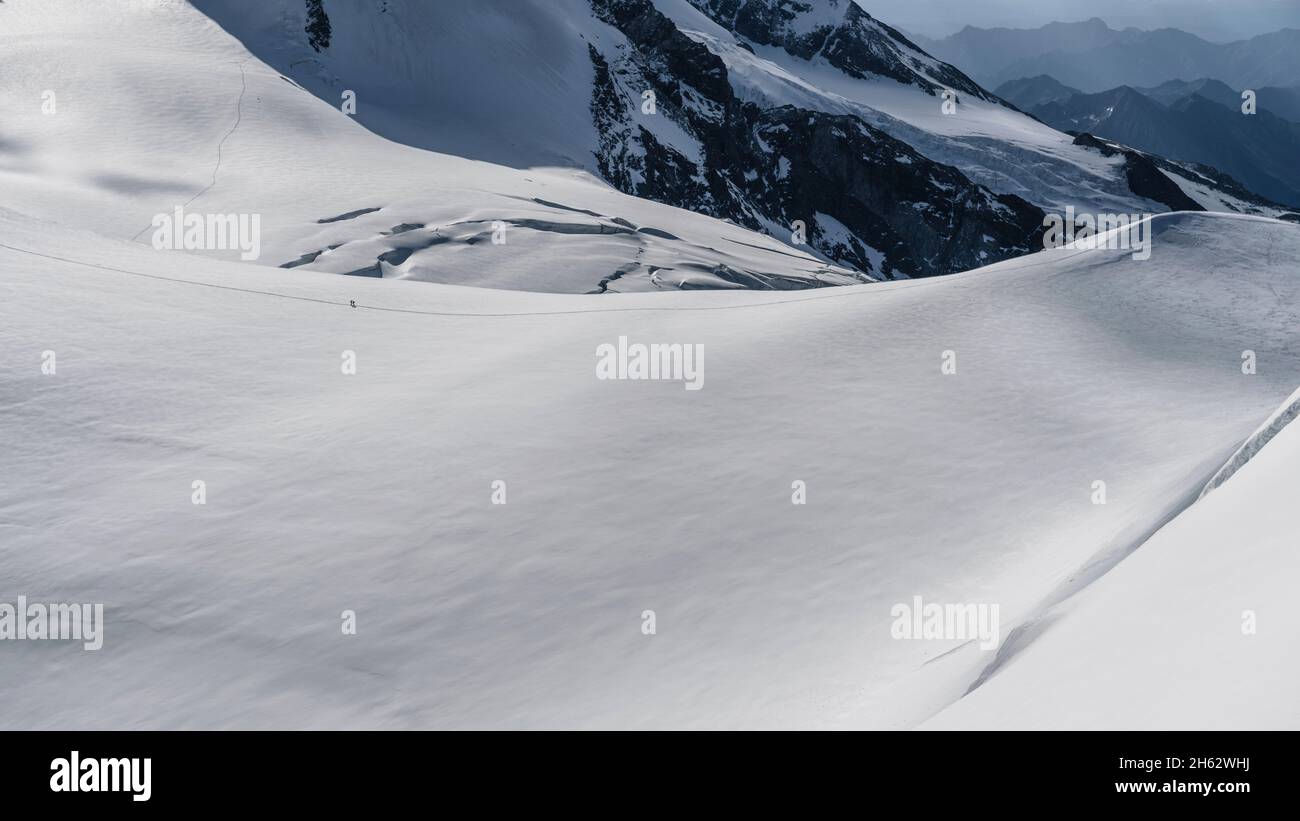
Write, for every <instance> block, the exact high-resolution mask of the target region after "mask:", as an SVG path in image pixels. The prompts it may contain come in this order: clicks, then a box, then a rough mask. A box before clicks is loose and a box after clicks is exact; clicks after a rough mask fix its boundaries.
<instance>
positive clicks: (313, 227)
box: [0, 0, 864, 293]
mask: <svg viewBox="0 0 1300 821" xmlns="http://www.w3.org/2000/svg"><path fill="white" fill-rule="evenodd" d="M208 5H216V4H212V3H210V4H208ZM240 5H241V6H244V7H245V8H246V4H240ZM299 5H301V4H299ZM380 34H382V32H381V33H380ZM380 34H377V35H376V36H380ZM0 49H3V51H4V53H5V54H6V58H7V59H6V61H7V63H9V64H10V65H11V67H12V69H11V70H6V71H5V72H4V73H3V74H0V105H2V106H3V107H4V109H5V110H6V112H7V113H6V116H5V118H4V120H3V122H0V206H4V207H8V208H11V209H16V210H20V211H21V212H23V213H26V214H29V215H31V216H35V217H41V218H45V219H49V220H53V221H56V222H59V223H61V224H64V225H69V226H78V227H83V228H88V229H91V230H94V231H96V232H99V233H102V234H105V235H108V236H113V237H120V238H124V239H128V238H133V239H135V240H136V241H138V242H140V243H142V244H146V245H147V244H148V243H149V242H150V240H151V238H152V234H153V231H152V228H151V225H150V222H151V220H152V219H153V217H154V215H156V214H159V213H170V212H171V211H172V209H173V208H174V207H176V206H177V205H184V206H185V207H186V208H188V209H189V210H191V211H194V212H206V213H255V214H259V215H260V217H261V227H262V248H261V251H262V255H261V258H260V259H259V260H258V261H259V262H260V263H262V264H269V265H272V266H275V265H282V264H290V263H295V262H300V261H302V260H303V258H304V256H312V257H313V260H314V261H313V262H312V263H311V266H310V267H311V268H312V269H313V270H318V271H321V272H327V273H352V272H356V273H359V274H363V275H374V274H378V273H382V275H383V276H385V277H392V278H403V279H418V280H428V281H433V282H448V281H450V282H455V283H461V284H475V285H484V286H491V287H502V288H518V289H525V290H536V291H559V292H577V293H581V292H586V291H593V290H606V289H608V290H654V289H657V288H670V289H675V288H678V287H720V288H731V287H742V286H746V287H760V288H762V287H775V288H787V287H805V286H807V285H820V284H845V283H854V282H861V281H863V279H864V278H863V277H862V276H861V275H858V274H855V273H853V272H850V271H847V270H844V269H841V268H836V267H835V266H832V265H827V264H826V263H824V262H823V261H822V260H821V259H819V258H816V257H814V256H812V255H810V253H809V252H808V251H807V250H806V249H800V248H795V247H791V246H790V245H788V244H786V243H785V242H781V241H778V240H775V239H772V238H768V237H765V236H763V235H760V234H756V233H754V232H751V231H747V230H744V229H742V228H739V227H736V226H732V225H728V224H726V223H723V222H720V221H718V220H715V219H710V218H708V217H704V216H701V215H698V214H692V213H690V212H687V211H683V210H681V209H677V208H671V207H667V206H663V205H660V204H658V203H654V202H648V201H646V200H642V199H638V198H635V197H630V196H626V195H623V194H620V193H619V192H617V191H614V190H613V189H611V188H610V187H609V186H608V185H607V184H606V183H604V182H602V181H600V180H598V179H596V178H594V177H592V176H591V175H590V174H588V173H585V172H582V171H578V170H574V169H557V170H550V171H548V170H546V169H543V168H536V169H529V170H524V169H515V168H510V167H507V166H503V165H494V164H489V163H485V162H476V161H472V160H468V159H465V158H462V157H457V156H451V155H447V154H437V153H430V152H427V151H422V150H418V149H416V148H412V147H409V146H406V145H402V144H399V143H395V142H390V141H389V140H385V139H383V138H381V137H378V136H376V135H375V134H374V133H372V132H370V131H367V130H366V129H364V128H362V127H361V126H360V125H359V124H358V123H357V122H356V121H355V120H353V119H352V118H350V117H347V116H344V115H343V114H342V113H341V112H340V111H339V110H338V109H337V108H334V107H331V106H330V105H327V104H326V103H324V102H322V101H321V100H320V99H318V98H317V97H314V96H312V95H311V94H309V93H307V92H306V91H304V90H303V89H301V88H299V87H298V86H296V85H295V84H294V83H292V82H290V81H288V80H286V79H285V78H284V77H283V76H282V75H280V74H278V73H277V72H276V71H275V70H273V69H272V68H270V67H269V66H268V65H267V64H265V63H263V62H262V61H261V60H259V59H258V58H256V57H254V56H253V55H252V54H250V53H249V52H248V51H247V50H246V49H245V48H244V46H243V45H242V44H241V43H240V42H239V41H237V40H235V39H234V38H233V37H231V36H230V35H229V34H227V33H226V32H225V31H223V30H222V29H221V28H219V27H218V26H217V25H215V24H214V23H213V22H212V21H211V20H210V19H209V18H208V17H206V16H205V15H203V14H201V13H199V11H197V10H196V9H195V8H193V7H191V6H190V5H189V4H186V3H173V2H161V0H158V1H157V2H144V0H135V2H114V3H103V4H98V3H97V4H82V3H72V2H67V1H66V0H48V1H47V0H40V2H37V1H36V0H18V2H10V3H6V4H4V7H3V8H0ZM308 51H309V52H310V49H308ZM358 59H360V58H358ZM584 59H586V58H585V55H584ZM411 70H416V68H412V69H411ZM46 90H50V91H53V92H54V93H55V100H56V103H57V109H56V111H55V113H54V114H52V115H51V114H45V113H43V112H42V99H43V97H42V94H43V92H44V91H46ZM364 91H365V90H363V92H364ZM359 99H360V105H361V106H367V105H375V104H376V102H374V101H372V100H371V99H370V97H368V96H366V94H365V93H362V94H361V96H360V98H359ZM417 125H418V123H417ZM539 127H540V126H539ZM487 133H491V132H487ZM304 192H306V194H304ZM356 212H365V213H362V214H361V215H360V216H357V217H354V218H348V219H336V218H337V217H339V216H341V215H345V214H353V213H356ZM324 220H330V221H329V222H322V221H324ZM496 222H501V223H504V224H505V226H506V235H505V239H506V242H505V244H504V245H496V244H493V243H492V242H489V241H487V238H488V237H490V236H491V235H492V233H493V224H494V223H496ZM399 226H401V227H402V228H403V229H404V230H403V231H401V232H397V231H395V229H396V228H398V227H399ZM205 253H211V255H213V256H217V257H222V258H227V259H236V258H238V252H223V251H212V252H205ZM314 255H319V256H314ZM539 256H540V257H541V258H544V259H546V261H547V264H546V265H544V266H539V265H538V264H537V260H538V259H539ZM381 258H382V259H381ZM390 260H391V261H390ZM399 260H400V262H399Z"/></svg>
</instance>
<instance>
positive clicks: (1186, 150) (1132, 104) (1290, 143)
mask: <svg viewBox="0 0 1300 821" xmlns="http://www.w3.org/2000/svg"><path fill="white" fill-rule="evenodd" d="M1003 89H1007V87H1006V86H1003ZM1009 92H1010V93H1009V95H1008V96H1010V97H1019V99H1016V102H1017V104H1018V105H1021V107H1022V108H1024V109H1025V110H1026V111H1028V112H1029V113H1031V114H1033V115H1034V116H1035V117H1038V118H1039V119H1040V120H1042V121H1043V122H1045V123H1049V124H1051V125H1053V126H1055V127H1056V128H1060V129H1062V130H1068V131H1086V132H1089V133H1091V134H1094V135H1096V136H1098V137H1104V138H1106V139H1108V140H1115V141H1118V142H1121V143H1123V144H1125V145H1129V146H1132V147H1134V148H1139V149H1142V150H1144V151H1148V152H1153V153H1155V154H1158V155H1160V156H1162V157H1168V158H1172V159H1178V160H1186V161H1190V162H1197V163H1201V164H1204V165H1208V166H1210V167H1211V168H1215V169H1218V170H1219V171H1221V172H1223V173H1225V174H1228V175H1229V176H1231V177H1232V178H1233V179H1235V180H1239V181H1240V183H1241V184H1242V185H1244V186H1245V187H1246V188H1247V189H1249V190H1251V191H1253V192H1255V194H1256V195H1257V196H1258V197H1260V198H1261V199H1265V200H1266V201H1267V202H1273V203H1282V204H1283V206H1285V207H1290V208H1292V209H1297V210H1300V167H1297V164H1296V162H1295V158H1296V157H1297V156H1300V124H1296V123H1292V122H1288V121H1286V120H1284V119H1282V118H1280V117H1277V116H1274V115H1273V114H1272V113H1271V112H1270V111H1268V110H1267V109H1260V110H1258V111H1256V112H1255V113H1254V114H1253V115H1250V116H1243V115H1242V113H1241V110H1240V105H1241V94H1240V93H1239V92H1236V91H1233V90H1232V89H1230V88H1228V87H1227V86H1225V85H1223V84H1222V83H1218V82H1217V81H1214V82H1208V83H1202V84H1200V85H1199V87H1197V88H1196V89H1195V90H1188V91H1187V93H1185V94H1183V95H1182V96H1177V95H1174V94H1172V93H1171V90H1170V89H1169V87H1168V85H1166V86H1165V87H1164V89H1163V92H1164V93H1162V94H1160V95H1159V96H1160V97H1161V98H1162V99H1157V98H1156V97H1155V96H1153V95H1151V94H1149V93H1147V92H1144V91H1142V90H1139V89H1134V88H1131V87H1129V86H1121V87H1119V88H1115V89H1111V90H1109V91H1105V92H1102V93H1100V94H1082V93H1076V94H1073V95H1068V96H1066V97H1064V98H1057V99H1052V100H1046V101H1042V102H1039V103H1037V104H1035V103H1033V102H1032V100H1033V99H1034V98H1036V97H1037V96H1038V95H1037V93H1036V90H1035V89H1028V88H1027V89H1024V93H1023V94H1017V93H1016V92H1015V91H1014V90H1009Z"/></svg>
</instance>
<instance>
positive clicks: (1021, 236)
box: [589, 0, 1044, 287]
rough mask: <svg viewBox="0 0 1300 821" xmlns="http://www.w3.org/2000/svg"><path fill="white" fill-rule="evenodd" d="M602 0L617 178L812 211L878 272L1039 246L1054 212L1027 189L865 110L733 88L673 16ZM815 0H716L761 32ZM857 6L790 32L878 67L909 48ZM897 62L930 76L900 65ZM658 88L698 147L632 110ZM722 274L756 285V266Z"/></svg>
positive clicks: (811, 216)
mask: <svg viewBox="0 0 1300 821" xmlns="http://www.w3.org/2000/svg"><path fill="white" fill-rule="evenodd" d="M700 2H703V0H700ZM591 5H592V8H593V9H594V11H595V13H596V14H597V16H598V17H599V18H600V19H602V20H604V21H605V22H608V23H610V24H611V25H614V26H615V27H617V28H618V29H619V30H620V31H621V32H622V33H623V34H624V35H625V36H626V37H627V39H628V40H629V42H630V46H631V48H630V49H618V50H616V52H617V53H615V50H611V52H610V53H609V54H608V55H607V54H606V53H602V52H601V51H599V50H597V49H596V48H595V47H594V46H591V47H589V51H590V56H591V60H592V65H593V68H594V71H595V87H594V90H593V94H592V101H591V111H592V118H593V122H594V123H595V125H596V129H597V132H598V134H599V135H600V150H599V152H598V153H597V155H596V160H597V166H598V168H599V170H600V172H601V173H602V174H603V175H604V176H605V178H606V179H607V180H609V181H610V182H611V183H612V184H613V185H615V186H616V187H617V188H619V189H620V190H622V191H625V192H627V193H630V194H635V195H637V196H641V197H647V198H649V199H654V200H657V201H660V202H665V203H669V204H671V205H676V206H679V207H684V208H689V209H691V210H694V211H699V212H701V213H706V214H709V215H712V216H715V217H719V218H724V219H730V220H732V221H734V222H736V223H738V224H740V225H744V226H746V227H749V228H753V229H755V230H761V231H765V232H772V231H773V230H791V228H792V226H793V225H794V224H795V222H796V221H799V222H802V223H803V224H804V225H805V226H806V229H807V236H806V239H807V242H808V244H809V245H810V246H811V247H812V248H813V249H815V250H816V251H818V252H819V253H821V254H822V255H823V256H825V257H826V258H828V259H832V260H834V261H836V262H838V263H840V264H842V265H846V266H849V267H852V268H855V269H857V270H859V271H862V272H863V273H866V274H869V275H871V276H874V277H886V278H889V277H894V276H897V275H900V274H901V275H906V276H929V275H934V274H945V273H952V272H955V271H961V270H966V269H968V268H972V267H977V266H979V265H983V264H988V263H992V262H995V261H998V260H1000V259H1005V258H1008V257H1011V256H1018V255H1021V254H1025V253H1029V252H1032V251H1035V250H1038V249H1040V248H1041V247H1042V246H1041V235H1042V231H1043V230H1044V229H1043V227H1042V222H1043V213H1042V211H1040V210H1039V209H1037V208H1035V207H1034V206H1032V205H1030V204H1029V203H1027V202H1025V201H1024V200H1022V199H1020V198H1018V197H1015V196H1008V195H1002V196H999V195H995V194H993V193H992V192H990V191H989V190H988V189H986V188H984V187H982V186H979V185H976V184H975V183H973V182H971V180H970V179H968V178H967V177H966V176H965V175H964V174H962V173H961V172H960V171H958V170H957V169H955V168H953V167H951V166H946V165H942V164H940V163H936V162H933V161H932V160H930V159H928V158H926V157H925V156H923V155H921V154H920V153H918V152H917V151H915V150H913V149H912V148H911V147H910V146H908V145H907V144H906V143H903V142H902V141H900V140H897V139H895V138H893V137H891V136H889V135H888V134H886V133H885V132H883V131H880V130H879V129H876V128H874V127H872V126H869V125H867V124H866V123H865V122H863V121H862V120H860V119H859V118H857V117H853V116H849V115H831V114H826V113H822V112H816V111H808V110H804V109H799V108H795V107H792V106H783V107H778V108H772V109H767V110H764V109H762V108H760V107H759V106H757V105H755V104H753V103H749V102H744V101H742V100H740V99H738V98H737V97H736V96H735V94H734V92H733V91H732V88H731V84H730V81H729V79H728V75H727V69H726V66H725V64H723V62H722V60H721V59H720V58H719V57H718V56H717V55H715V54H713V53H712V52H710V51H709V50H708V49H707V48H706V47H705V46H704V45H703V44H701V43H698V42H696V41H694V40H691V39H690V38H689V37H686V36H685V35H684V34H682V33H681V32H680V31H678V30H677V28H676V26H674V25H673V23H672V21H671V20H669V19H668V18H667V17H665V16H664V15H663V14H661V13H660V12H659V11H658V10H657V9H656V8H655V7H654V6H653V5H652V4H651V3H650V2H649V0H591ZM804 5H806V4H802V3H799V2H793V0H768V2H763V3H756V2H754V0H718V2H717V3H714V4H712V6H713V7H714V8H712V11H711V12H710V13H711V14H716V15H718V16H719V17H728V15H731V14H732V13H733V12H734V14H735V15H743V14H748V15H750V16H751V19H748V20H747V22H745V23H744V24H743V25H744V28H745V31H748V32H749V33H750V35H752V39H754V40H755V42H771V41H772V40H773V38H775V37H776V33H777V32H779V31H780V30H781V29H780V26H781V20H782V19H784V18H783V16H782V15H785V14H787V13H794V14H797V13H800V9H801V8H802V7H803V6H804ZM856 8H857V7H856V6H852V9H856ZM852 9H848V8H847V7H846V12H845V23H844V24H842V25H840V26H829V27H827V28H826V31H825V32H823V33H822V34H823V35H824V36H819V37H818V38H816V39H814V40H807V39H806V38H804V39H801V38H798V37H795V38H794V39H793V40H791V41H790V42H792V43H793V47H795V48H800V49H804V50H807V49H809V48H812V49H814V52H815V51H816V49H823V48H828V47H832V48H835V49H837V52H836V53H838V54H840V58H837V59H840V60H841V62H842V63H843V64H844V65H853V66H858V67H859V69H860V70H862V71H868V70H870V71H873V72H875V73H879V72H878V71H875V70H876V69H882V70H883V65H884V64H883V63H882V62H880V61H883V60H886V58H888V57H889V56H890V55H897V54H901V52H900V51H897V50H898V48H899V47H897V46H894V45H892V43H893V41H892V40H890V43H891V45H890V47H889V48H885V47H884V46H883V45H881V42H882V41H879V40H876V39H873V38H876V37H884V38H885V39H886V40H888V39H889V35H885V34H881V32H883V31H892V30H889V29H887V27H883V26H881V25H880V24H879V23H876V22H875V21H874V20H871V19H870V17H869V16H866V15H865V13H863V16H862V17H858V12H856V11H853V10H852ZM735 19H736V20H737V21H739V20H740V19H741V18H740V17H739V16H737V17H735ZM730 22H731V20H730V19H728V23H730ZM740 25H742V24H741V23H740V22H737V26H740ZM764 26H766V28H764ZM764 32H767V33H766V34H764ZM897 36H898V38H900V39H901V37H902V36H901V35H897ZM903 42H906V41H905V40H904V41H903ZM891 49H894V51H891ZM891 70H894V69H891ZM895 73H897V74H898V75H899V76H903V75H904V74H905V75H906V77H908V78H910V81H912V82H915V83H917V84H920V83H921V82H922V80H921V78H919V77H918V76H917V75H916V74H914V73H912V72H910V71H906V70H905V69H904V68H902V67H897V68H896V72H895ZM887 76H893V75H887ZM963 79H964V78H963ZM905 81H906V80H905ZM966 83H969V81H966ZM969 85H970V87H971V88H974V89H975V90H976V91H977V92H978V91H979V89H978V87H977V86H974V85H973V84H969ZM930 86H933V87H936V88H937V86H934V84H933V83H930ZM647 90H648V91H652V92H653V93H654V97H655V101H656V114H655V116H663V117H666V118H667V119H669V120H671V121H672V122H673V123H675V124H676V125H677V126H680V128H681V129H682V130H684V131H685V132H687V133H688V134H689V135H691V136H692V137H693V138H694V139H695V140H696V141H698V143H699V146H700V152H699V156H698V157H688V156H686V155H684V154H683V153H682V152H681V151H679V150H678V149H677V148H674V147H673V146H669V145H666V144H665V143H664V141H662V140H660V139H659V138H657V137H656V136H655V134H653V133H651V131H650V130H649V129H647V128H646V127H645V126H643V125H641V124H640V123H638V122H636V121H634V117H633V116H632V114H631V113H630V110H631V111H635V110H636V107H637V106H639V105H640V101H641V99H642V98H641V95H642V93H643V91H647ZM644 119H645V118H644V117H643V118H642V120H644ZM781 238H782V239H790V238H791V237H790V235H788V234H787V235H785V236H782V237H781ZM718 275H719V276H723V278H728V279H730V280H731V281H734V282H736V283H737V284H746V285H748V286H750V287H756V282H755V280H754V278H753V276H751V275H750V274H748V273H746V272H722V273H720V274H718ZM767 287H773V286H772V285H771V284H768V286H767Z"/></svg>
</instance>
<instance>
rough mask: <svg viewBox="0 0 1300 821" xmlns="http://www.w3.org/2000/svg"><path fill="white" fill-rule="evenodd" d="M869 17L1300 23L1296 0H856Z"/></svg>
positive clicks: (1206, 25) (1019, 22) (1231, 34)
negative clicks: (870, 15) (1083, 0)
mask: <svg viewBox="0 0 1300 821" xmlns="http://www.w3.org/2000/svg"><path fill="white" fill-rule="evenodd" d="M858 3H859V4H860V5H861V6H862V7H863V8H865V9H866V10H867V11H868V12H870V13H871V14H872V15H873V16H874V17H877V18H879V19H881V20H884V21H885V22H886V23H890V24H891V25H895V26H899V27H901V28H904V29H908V30H909V31H913V32H916V33H918V34H924V35H927V36H931V37H933V36H944V35H948V34H951V33H953V32H954V31H957V30H958V29H961V28H963V27H964V26H966V25H972V26H979V27H981V28H991V27H994V26H1006V27H1008V28H1037V27H1038V26H1041V25H1043V24H1044V23H1050V22H1052V21H1054V20H1059V21H1064V22H1073V21H1077V20H1087V19H1088V18H1090V17H1100V18H1101V19H1103V20H1105V21H1106V22H1107V23H1108V24H1110V26H1111V28H1126V27H1128V26H1135V27H1137V28H1143V29H1153V28H1166V27H1169V28H1180V29H1183V30H1184V31H1190V32H1192V33H1193V34H1198V35H1200V36H1201V37H1204V38H1206V39H1207V40H1215V41H1220V42H1221V41H1226V40H1236V39H1244V38H1247V37H1251V36H1253V35H1256V34H1263V33H1265V32H1269V31H1276V30H1278V29H1280V28H1300V0H1090V1H1088V2H1079V0H858Z"/></svg>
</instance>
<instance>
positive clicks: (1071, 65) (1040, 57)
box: [917, 18, 1300, 93]
mask: <svg viewBox="0 0 1300 821" xmlns="http://www.w3.org/2000/svg"><path fill="white" fill-rule="evenodd" d="M917 39H918V40H919V42H920V44H921V45H922V46H923V47H924V48H925V49H926V50H927V51H928V52H930V53H931V54H933V55H934V56H935V57H938V58H939V59H941V60H945V61H947V62H949V63H952V64H954V65H957V66H960V67H961V68H962V70H963V71H965V72H966V73H967V74H969V75H970V76H971V77H973V78H974V79H975V80H976V81H977V82H979V83H981V84H982V85H984V86H986V87H988V88H993V87H996V86H999V85H1001V84H1003V83H1006V82H1008V81H1010V80H1014V79H1017V78H1021V77H1036V76H1038V75H1041V74H1046V75H1049V76H1051V77H1054V78H1056V79H1057V80H1059V81H1060V82H1062V83H1064V84H1065V85H1067V86H1071V87H1073V88H1077V89H1079V90H1081V91H1083V92H1085V93H1096V92H1099V91H1105V90H1107V89H1112V88H1115V87H1117V86H1121V85H1126V84H1127V85H1132V86H1145V87H1152V86H1159V85H1161V84H1162V83H1166V82H1168V81H1170V80H1184V79H1187V78H1195V77H1215V78H1217V79H1219V80H1221V81H1223V82H1225V83H1227V84H1228V85H1229V86H1232V87H1234V88H1250V89H1255V90H1259V89H1260V88H1262V87H1265V86H1281V87H1289V86H1292V85H1294V84H1295V83H1296V81H1297V78H1300V29H1283V30H1281V31H1277V32H1273V33H1271V34H1264V35H1260V36H1258V37H1252V38H1251V39H1249V40H1241V41H1237V42H1233V43H1211V42H1209V41H1207V40H1203V39H1201V38H1200V37H1197V36H1196V35H1194V34H1188V33H1187V32H1184V31H1179V30H1178V29H1158V30H1155V31H1142V30H1140V29H1134V28H1127V29H1122V30H1117V29H1112V28H1110V27H1109V26H1107V25H1106V23H1105V22H1103V21H1102V20H1100V19H1097V18H1093V19H1091V20H1088V21H1086V22H1082V23H1050V24H1048V25H1046V26H1043V27H1041V28H1037V29H1005V28H995V29H981V28H975V27H972V26H967V27H966V28H964V29H962V30H961V31H959V32H957V33H956V34H954V35H952V36H950V37H946V38H943V39H941V40H931V39H928V38H917Z"/></svg>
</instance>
